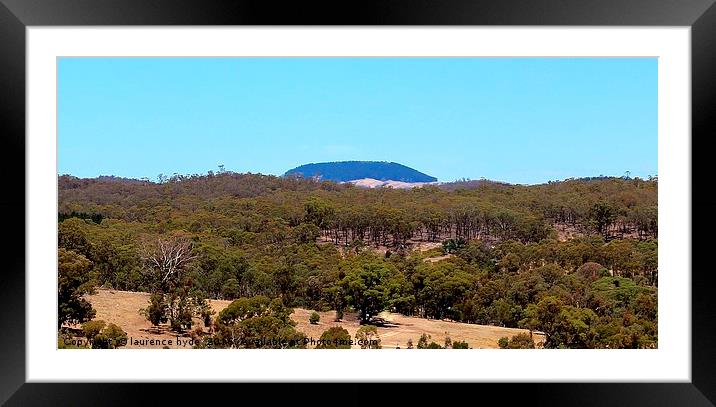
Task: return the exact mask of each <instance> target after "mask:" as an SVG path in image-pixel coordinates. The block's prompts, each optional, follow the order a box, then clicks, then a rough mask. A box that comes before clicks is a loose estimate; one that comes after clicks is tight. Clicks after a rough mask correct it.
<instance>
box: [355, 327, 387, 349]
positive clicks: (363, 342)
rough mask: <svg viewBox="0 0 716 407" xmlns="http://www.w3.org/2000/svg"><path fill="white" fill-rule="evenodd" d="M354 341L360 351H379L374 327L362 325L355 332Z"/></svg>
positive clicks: (378, 339)
mask: <svg viewBox="0 0 716 407" xmlns="http://www.w3.org/2000/svg"><path fill="white" fill-rule="evenodd" d="M356 340H357V341H358V344H359V345H360V347H361V349H381V348H382V346H381V345H380V336H379V335H378V328H377V327H376V326H374V325H363V326H362V327H360V328H359V329H358V332H356Z"/></svg>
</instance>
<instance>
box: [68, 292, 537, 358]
mask: <svg viewBox="0 0 716 407" xmlns="http://www.w3.org/2000/svg"><path fill="white" fill-rule="evenodd" d="M86 298H87V299H88V300H89V301H90V302H91V303H92V306H93V307H94V309H95V310H96V311H97V315H96V316H95V319H101V320H104V321H105V322H108V323H110V322H111V323H114V324H117V325H119V326H120V327H122V329H124V330H125V331H126V332H127V336H128V337H129V338H130V342H129V343H128V344H127V346H126V348H130V349H131V348H154V349H161V348H163V347H164V346H165V345H164V344H166V343H168V341H169V340H172V345H171V346H169V347H170V348H187V349H189V348H190V347H191V346H190V345H188V344H187V342H186V341H188V340H190V339H191V338H190V337H189V334H188V333H184V334H177V333H174V332H172V331H170V330H169V326H168V324H163V325H161V326H160V327H159V328H154V327H152V325H151V323H149V321H147V320H146V319H145V318H144V317H143V316H142V315H140V314H139V310H140V309H141V308H145V307H146V306H147V305H148V301H149V294H147V293H138V292H127V291H116V290H104V289H100V290H97V293H96V294H94V295H90V296H87V297H86ZM209 303H210V305H211V307H212V308H213V309H214V310H215V311H216V312H217V313H218V312H220V311H221V310H223V309H224V308H226V306H228V305H229V304H230V303H231V301H224V300H209ZM311 312H312V310H306V309H301V308H295V309H294V312H293V314H292V315H291V318H292V319H293V320H294V321H296V323H297V326H296V329H297V330H299V331H301V332H303V333H304V334H306V336H308V337H309V338H313V339H316V340H317V339H318V338H319V337H320V336H321V333H323V331H325V330H326V329H328V328H330V327H332V326H336V325H339V326H342V327H343V328H345V329H346V330H348V332H350V334H351V336H352V337H355V334H356V331H358V328H360V325H359V323H358V318H357V316H356V314H354V313H348V312H347V313H345V315H344V318H343V320H342V321H340V322H335V321H334V319H335V311H329V312H319V313H318V314H319V315H320V316H321V319H320V321H319V323H318V324H317V325H311V324H310V323H309V322H308V318H309V315H310V314H311ZM380 317H382V318H383V319H385V320H386V321H388V324H387V326H385V327H378V335H379V336H380V339H381V344H382V346H383V347H384V348H395V347H400V348H403V349H405V347H406V344H407V342H408V339H412V341H413V345H414V346H415V345H417V343H418V339H419V338H420V335H422V334H423V333H426V334H428V335H430V336H431V339H430V340H431V341H435V342H436V343H438V344H439V345H441V346H442V345H444V342H445V337H446V336H449V337H450V338H451V339H452V340H453V341H465V342H467V343H468V344H469V346H470V347H471V348H497V347H498V346H497V341H498V340H499V339H500V338H501V337H503V336H507V337H512V336H514V335H517V334H518V333H522V332H529V331H527V330H524V329H516V328H502V327H497V326H489V325H475V324H464V323H460V322H451V321H441V320H430V319H424V318H415V317H406V316H403V315H401V314H395V313H390V312H383V313H381V314H380ZM196 326H203V323H202V322H201V321H200V320H199V319H196V320H195V327H196ZM77 328H78V327H77ZM533 337H534V340H535V343H539V342H542V341H544V336H543V335H541V334H538V333H533ZM177 339H180V340H181V341H182V342H181V344H177ZM151 340H153V341H154V342H153V343H150V341H151ZM356 347H357V346H356Z"/></svg>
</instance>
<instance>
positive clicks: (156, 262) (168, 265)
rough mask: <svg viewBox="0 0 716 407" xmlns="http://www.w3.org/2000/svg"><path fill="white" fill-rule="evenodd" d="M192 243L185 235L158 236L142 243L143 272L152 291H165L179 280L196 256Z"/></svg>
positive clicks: (170, 289) (168, 290)
mask: <svg viewBox="0 0 716 407" xmlns="http://www.w3.org/2000/svg"><path fill="white" fill-rule="evenodd" d="M192 248H193V245H192V243H191V241H190V240H189V239H187V238H185V237H181V236H175V237H170V238H158V239H156V240H155V241H150V242H146V243H145V244H144V245H142V253H141V257H142V260H143V262H144V273H145V276H146V278H147V279H148V280H149V282H150V286H151V287H153V289H152V291H153V292H160V293H167V292H170V291H172V290H173V289H174V288H176V287H177V285H178V284H179V283H180V282H181V279H182V277H183V275H182V273H183V272H184V271H185V270H186V267H187V266H188V265H189V263H190V262H191V261H193V260H194V259H196V257H197V256H195V255H192V254H191V251H192Z"/></svg>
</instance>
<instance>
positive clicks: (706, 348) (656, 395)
mask: <svg viewBox="0 0 716 407" xmlns="http://www.w3.org/2000/svg"><path fill="white" fill-rule="evenodd" d="M0 3H1V4H0V49H1V50H2V51H1V53H0V135H2V140H3V144H2V155H3V157H2V160H0V170H2V172H0V173H2V174H4V175H5V177H4V187H5V188H4V191H3V193H2V194H0V208H1V209H2V211H3V213H4V214H5V216H4V217H3V225H4V228H3V229H4V232H5V233H4V235H5V237H6V239H4V240H5V243H4V244H3V250H2V252H3V259H4V262H3V263H4V264H3V266H4V267H3V268H2V270H1V271H0V303H1V304H2V306H1V307H0V316H1V318H2V319H1V320H2V322H3V326H5V327H9V329H4V330H3V332H2V334H1V335H0V371H1V372H2V373H1V374H0V375H1V376H0V402H7V404H8V405H37V404H41V405H75V406H76V405H98V404H100V405H102V404H120V403H121V404H127V403H130V402H136V401H137V397H139V395H141V397H142V398H141V402H140V403H139V404H150V403H153V402H159V401H161V402H163V403H167V402H171V401H173V400H172V399H173V398H176V399H178V400H185V399H184V397H185V395H186V393H187V389H183V390H178V389H177V387H176V386H177V385H174V387H172V389H168V388H166V387H163V388H161V389H151V390H150V391H146V392H144V391H142V389H144V390H149V389H147V386H148V385H136V384H135V385H131V384H109V383H103V384H58V383H53V384H49V383H48V384H38V383H25V381H26V379H25V377H26V374H25V373H26V368H25V340H26V334H25V299H26V297H25V244H26V241H25V236H26V234H25V221H26V219H27V217H29V216H32V213H28V212H27V211H26V206H25V205H26V201H25V177H24V174H25V173H24V171H25V154H26V151H25V52H26V48H25V46H26V42H25V38H26V27H28V26H87V25H93V26H101V25H135V26H136V25H151V26H161V25H191V26H195V25H430V26H433V25H532V26H534V25H558V26H565V25H569V26H688V27H691V58H692V67H691V80H692V99H691V102H692V138H691V145H692V176H693V179H692V189H691V190H692V197H691V202H692V212H693V213H692V216H694V213H696V212H697V211H698V212H699V213H702V214H705V213H706V210H712V209H714V208H715V207H716V198H710V197H709V195H708V194H707V193H706V192H704V193H703V194H699V193H697V189H696V188H694V187H695V186H697V185H700V183H699V181H701V182H702V183H704V184H706V183H707V182H708V179H707V178H706V177H708V174H709V167H707V166H706V164H705V160H698V159H697V158H698V155H700V154H708V153H709V152H710V151H711V150H710V149H709V148H708V145H707V143H708V141H709V139H710V138H711V137H713V133H711V132H710V131H709V130H710V129H711V128H712V127H711V126H710V125H711V124H713V122H714V121H715V119H716V6H714V5H713V4H714V0H682V1H674V0H589V1H578V0H574V1H563V0H491V1H471V0H442V1H437V0H432V1H431V0H397V1H396V0H382V1H381V0H370V1H369V0H361V1H347V2H336V1H332V2H327V1H311V2H286V4H280V5H279V4H276V3H274V2H271V1H267V0H264V1H244V0H235V1H189V0H0ZM21 173H22V174H23V176H22V177H21V176H20V174H21ZM21 214H22V215H24V216H21ZM713 224H714V220H713V217H711V219H709V217H708V216H702V217H700V218H699V222H698V224H697V225H696V228H694V229H692V232H694V231H695V232H698V231H706V230H708V229H709V228H711V227H712V226H713ZM711 230H713V229H711ZM705 236H707V235H705ZM694 237H695V235H694V236H691V237H689V236H684V238H686V239H688V238H692V248H693V249H692V253H693V260H698V259H701V258H703V257H705V255H704V254H701V253H703V252H704V251H705V250H707V249H706V245H707V244H709V243H710V241H709V240H710V239H708V238H705V239H695V238H694ZM698 248H701V249H703V250H701V251H699V250H698ZM694 249H697V250H694ZM696 264H697V263H694V265H696ZM692 268H693V272H692V275H691V281H692V332H691V335H692V349H691V351H692V357H691V366H692V380H691V382H690V383H583V384H544V383H542V384H479V385H477V386H480V388H479V389H477V391H476V389H475V388H474V387H471V390H469V391H470V392H471V393H473V394H477V393H483V392H485V391H487V390H492V392H491V393H494V394H500V395H502V396H503V397H505V395H509V394H514V395H519V394H524V395H525V396H524V397H520V398H522V399H523V402H525V403H530V404H533V405H535V404H536V405H543V404H547V403H550V404H551V405H579V406H592V405H630V406H631V405H654V406H657V405H684V406H687V405H688V406H701V405H703V406H707V405H714V404H713V403H714V402H716V369H714V365H715V364H716V347H715V346H714V340H715V339H716V328H714V326H715V325H714V322H715V321H714V320H715V318H714V317H716V311H715V309H716V308H714V307H713V305H712V302H713V301H712V298H713V295H711V291H712V290H713V288H712V287H713V284H710V283H712V282H713V281H714V279H713V277H712V275H713V272H712V271H711V267H708V266H707V267H704V268H697V267H692ZM684 272H688V270H684ZM88 368H91V367H88ZM130 386H133V387H132V388H129V387H130ZM253 386H255V387H251V388H250V389H251V392H252V393H253V392H256V393H262V392H265V391H266V390H264V389H263V388H262V386H257V385H253ZM293 386H295V388H292V389H290V390H287V391H283V392H271V395H272V400H274V399H275V397H276V396H283V397H288V398H289V399H290V398H291V397H294V396H296V395H297V394H310V393H311V392H312V390H311V389H310V387H311V386H313V385H308V384H302V385H293ZM342 386H344V387H346V389H339V390H338V391H339V392H340V393H344V394H356V393H358V392H361V391H363V390H362V386H364V385H363V384H344V385H342ZM518 386H519V388H518ZM134 387H138V388H134ZM307 387H309V388H307ZM244 388H245V389H248V387H246V385H244ZM395 389H396V388H395V387H391V390H390V391H386V392H380V391H379V392H380V400H381V402H385V403H386V404H387V403H390V402H391V401H392V400H391V399H392V398H397V397H400V398H401V400H403V401H404V394H400V393H402V392H400V391H396V390H395ZM190 391H191V390H190ZM234 391H235V389H234ZM191 392H198V390H193V391H191ZM209 392H210V393H213V392H215V390H209ZM234 394H236V393H234ZM425 396H429V395H425V394H424V392H421V394H420V397H421V398H422V397H425ZM515 397H517V396H515ZM346 401H347V402H352V403H357V402H358V400H357V398H356V397H348V398H347V400H346ZM271 404H273V403H271Z"/></svg>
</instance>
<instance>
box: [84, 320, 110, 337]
mask: <svg viewBox="0 0 716 407" xmlns="http://www.w3.org/2000/svg"><path fill="white" fill-rule="evenodd" d="M106 325H107V324H106V323H105V322H104V321H102V320H94V321H88V322H85V323H84V324H82V333H83V334H84V336H85V338H87V340H90V341H91V340H92V339H94V337H95V336H97V335H99V333H100V332H102V329H104V327H105V326H106Z"/></svg>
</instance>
